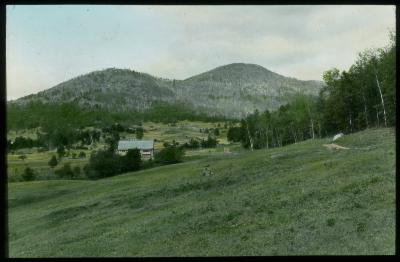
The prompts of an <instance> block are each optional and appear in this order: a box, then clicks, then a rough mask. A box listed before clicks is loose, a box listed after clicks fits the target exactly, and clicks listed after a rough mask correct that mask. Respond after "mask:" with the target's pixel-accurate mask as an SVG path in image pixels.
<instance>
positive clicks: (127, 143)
mask: <svg viewBox="0 0 400 262" xmlns="http://www.w3.org/2000/svg"><path fill="white" fill-rule="evenodd" d="M134 148H137V149H153V148H154V140H120V141H119V142H118V150H128V149H134Z"/></svg>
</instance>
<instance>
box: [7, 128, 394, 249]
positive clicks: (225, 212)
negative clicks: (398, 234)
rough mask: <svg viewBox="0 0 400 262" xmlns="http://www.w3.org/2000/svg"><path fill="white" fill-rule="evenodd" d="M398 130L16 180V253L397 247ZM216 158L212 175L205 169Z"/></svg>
mask: <svg viewBox="0 0 400 262" xmlns="http://www.w3.org/2000/svg"><path fill="white" fill-rule="evenodd" d="M394 141H395V137H394V130H393V129H389V128H387V129H368V130H366V131H362V132H359V133H355V134H352V135H349V136H345V137H344V138H341V139H339V140H338V141H336V143H337V144H339V145H341V146H345V147H349V148H350V149H348V150H336V151H335V150H333V151H330V150H328V149H327V148H325V147H324V146H323V144H326V143H330V142H331V141H330V139H318V140H308V141H305V142H301V143H297V144H293V145H290V146H285V147H281V148H275V149H270V150H256V151H254V152H249V151H241V152H236V153H235V154H228V155H226V154H223V153H221V154H220V155H218V154H214V155H210V156H208V157H206V158H202V159H199V160H193V161H190V162H186V163H181V164H176V165H170V166H163V167H158V168H154V169H149V170H144V171H140V172H136V173H127V174H125V175H120V176H117V177H113V178H110V179H102V180H98V181H38V182H19V183H12V184H9V185H8V207H9V209H8V230H9V231H8V240H9V243H8V247H9V256H10V257H71V256H75V257H86V256H97V257H99V256H112V257H116V256H243V255H327V254H328V255H339V254H342V255H343V254H348V255H372V254H381V255H382V254H394V252H395V146H394V145H395V143H394ZM205 165H210V169H211V170H212V171H213V172H214V175H212V176H203V175H202V169H203V167H204V166H205Z"/></svg>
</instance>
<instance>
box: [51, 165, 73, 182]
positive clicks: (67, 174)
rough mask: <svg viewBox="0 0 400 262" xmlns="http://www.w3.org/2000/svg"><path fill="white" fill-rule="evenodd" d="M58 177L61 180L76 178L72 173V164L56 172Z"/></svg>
mask: <svg viewBox="0 0 400 262" xmlns="http://www.w3.org/2000/svg"><path fill="white" fill-rule="evenodd" d="M55 173H56V175H57V176H58V177H61V178H70V179H72V178H74V172H73V171H72V168H71V164H70V163H66V164H64V166H63V167H62V168H60V169H58V170H56V171H55Z"/></svg>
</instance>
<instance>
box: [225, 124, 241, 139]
mask: <svg viewBox="0 0 400 262" xmlns="http://www.w3.org/2000/svg"><path fill="white" fill-rule="evenodd" d="M226 137H227V139H228V141H230V142H240V140H241V138H242V131H241V129H240V127H230V128H229V129H228V133H227V134H226Z"/></svg>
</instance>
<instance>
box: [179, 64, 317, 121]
mask: <svg viewBox="0 0 400 262" xmlns="http://www.w3.org/2000/svg"><path fill="white" fill-rule="evenodd" d="M322 85H323V83H322V82H319V81H300V80H297V79H295V78H289V77H284V76H281V75H279V74H277V73H274V72H271V71H269V70H268V69H266V68H264V67H262V66H259V65H254V64H243V63H235V64H229V65H225V66H221V67H217V68H215V69H213V70H211V71H208V72H205V73H202V74H200V75H197V76H193V77H190V78H188V79H185V80H183V81H181V82H178V84H177V94H178V98H180V99H187V100H188V101H190V102H192V103H193V104H194V105H195V106H196V107H199V108H204V109H208V110H209V111H210V110H212V111H214V112H215V113H217V114H222V115H229V116H235V117H241V116H242V114H243V113H250V112H253V111H254V110H255V109H259V110H265V109H269V110H273V109H276V108H277V107H279V106H280V105H282V104H285V103H287V102H288V101H289V99H290V97H291V96H292V95H294V94H296V93H305V94H314V95H317V94H318V91H319V89H320V88H321V87H322Z"/></svg>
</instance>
